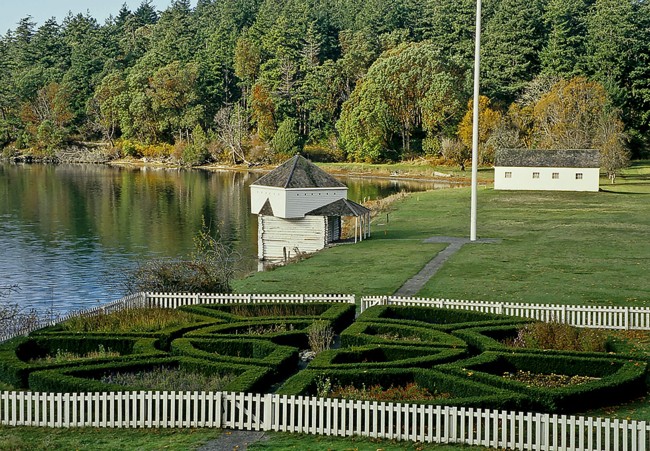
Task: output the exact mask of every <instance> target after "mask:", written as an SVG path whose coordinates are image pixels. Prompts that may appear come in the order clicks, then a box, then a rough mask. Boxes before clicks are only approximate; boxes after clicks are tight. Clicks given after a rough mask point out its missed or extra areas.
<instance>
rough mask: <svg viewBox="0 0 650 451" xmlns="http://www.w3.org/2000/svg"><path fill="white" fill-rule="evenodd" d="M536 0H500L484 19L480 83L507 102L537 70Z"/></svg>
mask: <svg viewBox="0 0 650 451" xmlns="http://www.w3.org/2000/svg"><path fill="white" fill-rule="evenodd" d="M541 17H542V7H541V4H540V1H539V0H501V1H500V2H499V3H498V4H497V6H496V9H495V11H494V15H493V16H492V17H491V18H490V19H489V20H488V21H487V24H486V29H485V35H484V38H485V39H484V41H483V42H484V43H483V45H482V49H481V58H482V60H481V68H482V72H483V76H482V85H483V87H484V88H485V89H484V90H485V93H486V95H487V96H488V97H490V98H496V99H498V100H504V101H507V102H511V101H512V100H514V99H515V98H516V96H517V94H518V93H519V92H521V90H522V89H523V87H524V86H525V84H526V83H527V82H528V81H530V80H532V79H533V77H534V76H535V74H536V73H537V72H538V70H539V58H538V52H539V50H540V49H541V47H542V43H543V41H542V37H543V35H542V21H541Z"/></svg>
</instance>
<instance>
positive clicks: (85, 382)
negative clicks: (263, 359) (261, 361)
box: [29, 357, 271, 393]
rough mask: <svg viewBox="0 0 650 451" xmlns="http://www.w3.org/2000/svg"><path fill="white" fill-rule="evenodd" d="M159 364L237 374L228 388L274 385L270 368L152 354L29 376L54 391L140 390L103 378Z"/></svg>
mask: <svg viewBox="0 0 650 451" xmlns="http://www.w3.org/2000/svg"><path fill="white" fill-rule="evenodd" d="M159 367H170V368H181V369H184V370H186V371H190V372H197V373H200V374H206V375H210V374H221V375H224V374H235V375H237V378H236V379H235V380H233V381H232V382H230V383H229V384H227V385H226V386H225V387H224V391H233V392H252V393H261V392H264V391H266V390H267V389H268V388H270V383H269V382H270V380H271V379H270V378H269V377H268V376H269V373H270V372H271V369H270V368H267V367H261V366H253V365H235V364H232V363H223V362H206V361H205V360H199V359H192V358H189V357H163V358H151V359H143V360H141V361H138V362H112V363H103V364H98V365H86V366H83V367H79V368H65V369H58V370H45V371H36V372H34V373H31V374H30V376H29V387H30V388H31V389H32V390H34V391H46V392H54V393H80V392H106V391H140V390H141V389H139V388H137V387H125V386H122V385H117V384H110V383H103V382H101V381H100V380H99V379H101V378H102V377H103V376H105V375H106V374H110V373H115V372H137V371H147V370H152V369H154V368H159Z"/></svg>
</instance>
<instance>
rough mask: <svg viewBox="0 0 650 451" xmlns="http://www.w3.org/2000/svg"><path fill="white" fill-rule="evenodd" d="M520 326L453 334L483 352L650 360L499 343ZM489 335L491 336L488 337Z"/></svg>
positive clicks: (642, 356) (637, 355) (612, 354)
mask: <svg viewBox="0 0 650 451" xmlns="http://www.w3.org/2000/svg"><path fill="white" fill-rule="evenodd" d="M519 327H520V326H518V325H511V326H496V327H476V328H471V329H459V330H454V331H453V332H452V334H453V335H454V336H456V337H458V338H460V339H461V340H463V341H465V342H466V343H467V344H468V345H470V346H471V347H474V348H476V349H478V350H479V351H481V352H485V351H495V352H509V353H524V354H542V355H560V356H575V357H578V358H580V357H595V358H604V357H607V358H615V359H619V360H648V359H650V356H645V355H640V354H630V353H617V352H606V353H605V352H588V351H564V350H555V349H535V348H515V347H511V346H506V345H504V344H503V343H501V342H500V341H499V338H496V337H494V335H496V336H497V337H499V336H500V337H501V338H506V337H509V336H512V334H513V333H516V332H517V330H518V329H519ZM488 334H489V335H488ZM490 335H492V336H490Z"/></svg>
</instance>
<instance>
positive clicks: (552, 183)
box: [494, 166, 600, 191]
mask: <svg viewBox="0 0 650 451" xmlns="http://www.w3.org/2000/svg"><path fill="white" fill-rule="evenodd" d="M533 173H535V174H536V177H533ZM506 174H509V176H506ZM553 174H556V175H555V176H553ZM554 177H555V178H554ZM599 181H600V169H599V168H558V167H512V166H511V167H508V166H497V167H495V168H494V189H495V190H527V191H529V190H534V191H598V186H599Z"/></svg>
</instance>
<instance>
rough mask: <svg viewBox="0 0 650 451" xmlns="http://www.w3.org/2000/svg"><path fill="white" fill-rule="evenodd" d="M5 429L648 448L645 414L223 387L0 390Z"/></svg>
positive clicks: (587, 449) (585, 449)
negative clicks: (583, 413) (203, 431)
mask: <svg viewBox="0 0 650 451" xmlns="http://www.w3.org/2000/svg"><path fill="white" fill-rule="evenodd" d="M0 420H1V423H2V425H5V426H43V427H54V428H68V427H104V428H190V427H192V428H194V427H213V428H229V429H241V430H255V431H260V430H261V431H278V432H298V433H307V434H320V435H332V436H339V437H349V436H352V435H359V436H365V437H373V438H381V439H391V440H410V441H414V442H423V443H460V444H467V445H483V446H488V447H494V448H508V449H516V450H558V451H559V450H565V451H573V450H575V451H578V450H580V451H592V450H593V451H596V450H598V451H601V450H607V451H609V450H611V451H646V450H647V449H648V442H649V440H650V425H649V424H648V423H647V422H646V421H635V420H618V419H609V418H591V417H576V416H565V415H548V414H535V413H524V412H506V411H497V410H488V409H473V408H458V407H447V406H432V405H421V404H399V403H384V402H376V401H373V402H370V401H349V400H341V399H329V398H315V397H304V396H282V395H272V394H267V395H260V394H250V393H248V394H247V393H227V392H118V393H63V394H62V393H32V392H0Z"/></svg>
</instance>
